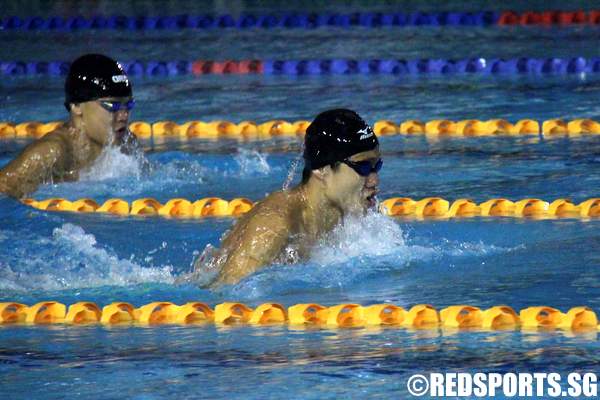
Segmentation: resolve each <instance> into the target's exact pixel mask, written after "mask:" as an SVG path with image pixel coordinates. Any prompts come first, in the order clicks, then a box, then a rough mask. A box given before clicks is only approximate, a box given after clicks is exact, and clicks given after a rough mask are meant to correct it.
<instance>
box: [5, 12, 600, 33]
mask: <svg viewBox="0 0 600 400" xmlns="http://www.w3.org/2000/svg"><path fill="white" fill-rule="evenodd" d="M598 24H600V11H599V10H588V11H584V10H573V11H561V10H546V11H522V12H515V11H509V10H507V11H486V10H484V11H475V12H446V11H441V12H421V11H415V12H409V13H403V12H390V13H373V12H356V13H325V14H318V13H284V14H281V15H272V14H262V15H254V14H242V15H240V16H233V15H231V14H222V15H206V14H205V15H190V14H180V15H174V16H125V15H109V16H104V15H95V16H91V17H83V16H70V17H61V16H50V17H41V16H30V17H19V16H8V17H5V18H2V19H0V29H1V30H6V31H26V32H36V31H62V32H65V31H67V32H79V31H85V30H90V29H93V30H129V31H147V30H181V29H198V30H206V29H211V30H212V29H251V28H259V29H273V28H279V29H317V28H325V27H339V28H351V27H362V28H384V27H403V26H414V27H422V26H430V27H435V26H472V27H491V26H506V25H523V26H531V25H541V26H544V25H545V26H568V25H598Z"/></svg>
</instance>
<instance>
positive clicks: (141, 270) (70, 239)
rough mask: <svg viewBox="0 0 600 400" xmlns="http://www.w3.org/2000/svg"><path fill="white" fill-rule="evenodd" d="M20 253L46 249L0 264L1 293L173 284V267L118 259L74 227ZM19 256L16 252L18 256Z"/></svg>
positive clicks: (62, 229) (56, 231)
mask: <svg viewBox="0 0 600 400" xmlns="http://www.w3.org/2000/svg"><path fill="white" fill-rule="evenodd" d="M33 242H34V243H29V244H28V245H27V246H23V247H21V248H20V249H21V250H23V251H25V250H24V248H25V247H26V248H27V249H31V248H32V246H34V248H39V249H46V250H45V251H39V252H34V251H31V250H27V251H26V252H25V253H24V254H15V256H17V257H16V258H15V259H14V260H12V261H10V264H11V265H7V263H6V264H5V263H4V262H0V289H2V290H13V291H30V290H40V289H41V290H62V289H73V288H89V287H98V286H105V285H110V286H128V285H135V284H140V283H149V282H159V283H172V282H173V280H174V279H173V275H172V267H171V266H162V267H142V266H140V265H139V264H137V263H135V262H134V261H133V260H123V259H120V258H118V257H117V256H116V255H115V254H114V253H113V252H112V251H111V250H110V249H104V248H102V247H100V246H99V245H98V243H97V242H96V238H95V236H94V235H92V234H89V233H86V232H85V231H84V230H83V228H81V227H79V226H77V225H73V224H69V223H66V224H63V225H62V226H61V227H59V228H55V229H54V230H53V232H52V240H50V239H49V238H44V237H41V238H40V237H37V238H36V239H34V240H33ZM17 253H18V252H17Z"/></svg>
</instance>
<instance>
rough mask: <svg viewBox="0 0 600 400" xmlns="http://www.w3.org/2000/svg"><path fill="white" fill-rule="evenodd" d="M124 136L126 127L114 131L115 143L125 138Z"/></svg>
mask: <svg viewBox="0 0 600 400" xmlns="http://www.w3.org/2000/svg"><path fill="white" fill-rule="evenodd" d="M126 134H127V127H126V126H123V127H121V128H118V129H115V139H117V141H121V140H122V139H123V138H124V137H125V135H126Z"/></svg>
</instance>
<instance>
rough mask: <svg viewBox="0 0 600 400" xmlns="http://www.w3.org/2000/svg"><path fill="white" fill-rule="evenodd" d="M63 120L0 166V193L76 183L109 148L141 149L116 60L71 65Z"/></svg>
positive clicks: (88, 58) (93, 58) (85, 59)
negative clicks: (66, 116) (132, 128)
mask: <svg viewBox="0 0 600 400" xmlns="http://www.w3.org/2000/svg"><path fill="white" fill-rule="evenodd" d="M64 104H65V107H66V108H67V111H69V114H70V117H69V120H68V121H67V122H65V123H64V124H63V125H61V126H59V127H58V128H57V129H56V130H54V131H52V132H50V133H48V134H47V135H45V136H44V137H43V138H41V139H39V140H36V141H35V142H33V143H31V144H29V145H28V146H27V147H25V149H24V150H23V151H22V152H21V154H19V155H18V156H17V157H16V158H15V159H14V160H12V161H11V162H10V163H8V165H6V166H5V167H4V168H2V169H1V170H0V193H5V194H7V195H9V196H12V197H16V198H21V197H23V196H25V195H27V194H29V193H31V192H33V191H35V190H36V189H37V187H38V186H39V185H40V184H42V183H46V182H58V181H74V180H77V179H78V176H79V172H80V171H81V170H82V169H83V168H86V167H88V166H90V165H91V164H92V163H93V162H94V161H95V160H96V158H98V156H99V155H100V153H101V152H102V150H103V149H104V148H106V147H107V146H120V147H121V151H123V152H126V153H131V152H133V151H137V150H139V148H138V147H139V145H138V144H137V140H136V139H135V137H134V136H133V134H131V133H130V132H129V129H128V120H129V113H130V111H131V109H132V108H133V106H134V104H135V102H134V100H133V97H132V91H131V84H130V83H129V79H128V78H127V75H126V74H125V71H124V70H123V68H122V67H121V65H120V64H119V63H117V62H116V61H114V60H113V59H111V58H109V57H106V56H103V55H100V54H87V55H84V56H82V57H79V58H78V59H77V60H75V61H74V62H73V64H71V68H70V69H69V74H68V76H67V79H66V82H65V103H64Z"/></svg>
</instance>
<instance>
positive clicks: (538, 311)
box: [0, 301, 599, 331]
mask: <svg viewBox="0 0 600 400" xmlns="http://www.w3.org/2000/svg"><path fill="white" fill-rule="evenodd" d="M19 323H20V324H67V325H79V324H93V323H101V324H107V325H115V324H127V323H129V324H131V323H137V324H144V325H165V324H180V325H181V324H183V325H190V324H207V323H214V324H217V325H230V324H248V325H281V324H288V325H290V326H321V327H329V328H350V327H367V326H388V327H404V328H419V329H438V328H447V329H473V328H480V329H486V330H506V329H513V330H514V329H524V330H526V329H537V328H544V329H546V330H547V329H562V330H573V331H595V330H598V328H599V326H598V318H597V315H596V313H595V312H594V310H593V309H591V308H589V307H585V306H579V307H573V308H571V309H570V310H569V311H567V312H566V313H563V312H562V311H560V310H559V309H556V308H554V307H549V306H533V307H527V308H524V309H522V310H520V312H519V313H517V312H516V311H515V310H514V309H513V308H512V307H509V306H506V305H498V306H493V307H490V308H488V309H481V308H479V307H476V306H471V305H452V306H449V307H446V308H444V309H442V310H440V311H438V310H436V309H435V308H434V307H433V306H431V305H429V304H417V305H414V306H412V307H411V308H409V309H408V310H406V309H404V308H403V307H399V306H397V305H394V304H388V303H385V304H374V305H370V306H362V305H360V304H355V303H346V304H338V305H334V306H330V307H326V306H323V305H321V304H318V303H302V304H295V305H293V306H291V307H288V308H287V309H286V308H285V307H284V306H282V305H281V304H278V303H263V304H260V305H259V306H258V307H256V308H254V309H253V308H251V307H249V306H247V305H246V304H243V303H237V302H225V303H220V304H217V305H216V306H215V308H214V309H212V308H211V307H210V306H209V305H208V304H206V303H203V302H197V301H194V302H188V303H185V304H183V305H177V304H175V303H172V302H168V301H156V302H151V303H148V304H145V305H143V306H141V307H139V308H135V307H134V306H133V305H132V304H131V303H127V302H118V301H117V302H113V303H110V304H108V305H106V306H104V307H102V308H100V307H99V306H98V305H96V304H95V303H93V302H87V301H81V302H77V303H74V304H71V305H70V306H69V307H68V309H67V306H66V305H65V304H63V303H60V302H57V301H41V302H39V303H36V304H34V305H31V306H27V305H25V304H22V303H17V302H3V303H0V324H19Z"/></svg>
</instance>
